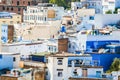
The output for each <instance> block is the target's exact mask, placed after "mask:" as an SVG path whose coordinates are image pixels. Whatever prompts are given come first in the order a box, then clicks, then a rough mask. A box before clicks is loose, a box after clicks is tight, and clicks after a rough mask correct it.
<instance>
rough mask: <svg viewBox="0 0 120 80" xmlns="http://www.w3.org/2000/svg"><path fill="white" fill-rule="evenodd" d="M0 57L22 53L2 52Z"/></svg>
mask: <svg viewBox="0 0 120 80" xmlns="http://www.w3.org/2000/svg"><path fill="white" fill-rule="evenodd" d="M0 55H20V53H9V52H0Z"/></svg>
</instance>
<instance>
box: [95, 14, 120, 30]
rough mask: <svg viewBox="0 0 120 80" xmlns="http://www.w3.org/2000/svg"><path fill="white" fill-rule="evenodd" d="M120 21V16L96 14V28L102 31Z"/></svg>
mask: <svg viewBox="0 0 120 80" xmlns="http://www.w3.org/2000/svg"><path fill="white" fill-rule="evenodd" d="M119 20H120V14H96V15H95V22H96V23H95V27H96V28H97V29H101V28H102V27H104V26H106V25H109V24H116V23H117V22H118V21H119Z"/></svg>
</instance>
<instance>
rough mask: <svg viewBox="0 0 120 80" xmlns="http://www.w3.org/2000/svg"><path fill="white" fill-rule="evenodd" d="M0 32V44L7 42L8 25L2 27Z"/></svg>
mask: <svg viewBox="0 0 120 80" xmlns="http://www.w3.org/2000/svg"><path fill="white" fill-rule="evenodd" d="M1 30H2V31H1V32H2V35H1V36H2V37H1V39H2V43H6V42H7V40H8V25H5V24H4V25H2V28H1Z"/></svg>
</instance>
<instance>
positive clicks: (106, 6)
mask: <svg viewBox="0 0 120 80" xmlns="http://www.w3.org/2000/svg"><path fill="white" fill-rule="evenodd" d="M84 2H85V3H86V5H87V8H94V9H95V12H96V13H97V14H99V13H100V14H105V12H106V11H108V10H111V11H112V12H114V10H115V5H116V4H115V3H116V1H115V0H85V1H84Z"/></svg>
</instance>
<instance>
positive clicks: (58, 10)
mask: <svg viewBox="0 0 120 80" xmlns="http://www.w3.org/2000/svg"><path fill="white" fill-rule="evenodd" d="M50 10H52V11H53V12H55V15H54V17H53V18H49V16H48V14H49V13H48V12H49V11H50ZM63 14H64V8H63V7H58V6H56V5H52V6H50V7H46V6H45V7H44V6H40V5H37V6H28V7H27V9H26V10H24V12H23V16H24V18H23V21H24V22H26V23H31V24H35V25H36V24H38V25H39V24H41V23H42V24H43V23H48V21H55V20H60V19H61V18H62V16H63Z"/></svg>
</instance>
